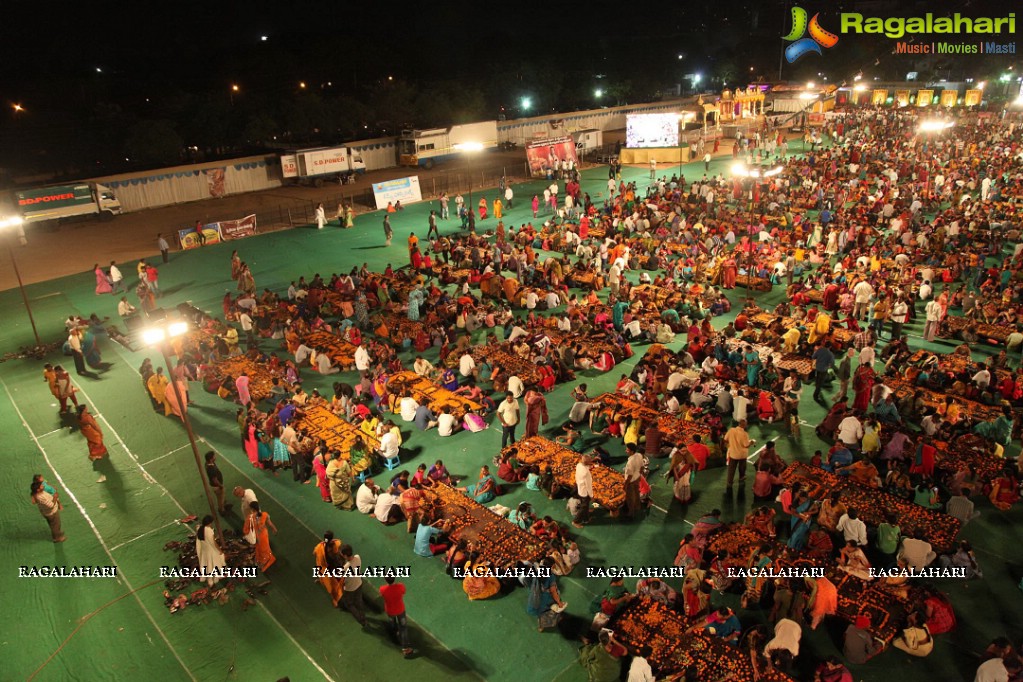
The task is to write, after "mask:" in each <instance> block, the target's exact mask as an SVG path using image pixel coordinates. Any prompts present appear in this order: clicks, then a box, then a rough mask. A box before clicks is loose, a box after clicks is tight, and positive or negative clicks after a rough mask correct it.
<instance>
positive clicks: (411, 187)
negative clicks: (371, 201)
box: [373, 175, 423, 208]
mask: <svg viewBox="0 0 1023 682" xmlns="http://www.w3.org/2000/svg"><path fill="white" fill-rule="evenodd" d="M373 197H374V198H375V199H376V202H377V208H387V204H389V203H390V204H393V203H395V202H398V201H400V202H401V203H403V204H411V203H413V202H415V201H422V200H423V193H422V192H421V191H420V190H419V176H418V175H413V176H412V177H410V178H398V179H397V180H388V181H387V182H374V183H373Z"/></svg>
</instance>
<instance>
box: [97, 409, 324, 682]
mask: <svg viewBox="0 0 1023 682" xmlns="http://www.w3.org/2000/svg"><path fill="white" fill-rule="evenodd" d="M79 390H80V392H81V393H82V395H84V396H85V397H86V399H87V400H88V401H89V402H90V403H92V404H93V405H95V404H96V401H95V400H93V399H92V398H90V397H89V396H88V394H86V393H85V391H82V390H81V389H79ZM99 417H100V419H102V420H103V422H104V423H105V424H106V425H107V428H108V429H110V433H111V434H113V436H114V438H116V439H117V442H118V443H120V444H121V447H122V448H124V451H125V452H127V453H128V456H129V457H131V458H132V460H133V461H134V462H135V466H137V467H138V468H139V471H141V472H142V475H143V476H144V477H145V479H146V480H147V481H149V482H151V483H153V484H154V485H156V486H157V487H159V488H160V490H162V491H163V492H164V494H165V495H166V496H167V497H169V498H170V499H171V501H172V502H174V504H175V505H177V507H178V509H180V510H181V513H182V514H184V515H186V516H187V515H188V512H187V511H186V510H185V508H184V507H182V506H181V503H180V502H178V500H177V498H176V497H174V496H173V495H172V494H171V493H170V491H169V490H167V488H165V487H164V486H163V484H162V483H160V482H159V481H157V480H156V479H155V478H153V477H152V476H150V475H149V472H148V471H146V469H145V467H144V466H142V463H141V462H139V458H138V457H136V456H135V453H133V452H132V451H131V450H129V449H128V446H127V445H125V443H124V441H123V440H122V439H121V436H120V435H119V434H118V433H117V430H116V429H114V427H113V426H112V425H111V424H110V422H109V421H107V418H106V417H104V416H103V415H102V414H100V415H99ZM203 442H206V441H203ZM207 444H208V443H207ZM225 459H226V458H225ZM268 495H269V493H268ZM274 501H275V502H276V500H274ZM278 504H280V503H279V502H278ZM281 508H282V509H284V508H286V507H284V505H281ZM302 525H305V524H302ZM306 528H308V526H306ZM112 558H113V557H111V559H112ZM271 618H272V619H273V621H274V623H276V624H277V627H279V628H280V629H281V631H282V632H284V633H285V634H286V635H288V638H289V639H291V641H292V643H293V644H294V645H295V646H296V647H298V650H299V651H301V652H302V655H303V656H305V657H306V660H308V661H309V662H310V663H312V665H313V667H315V668H316V669H317V670H319V671H320V672H321V673H323V675H324V676H325V677H326V678H327V679H328V680H331V682H333V678H332V677H330V676H329V675H327V674H326V673H324V672H323V669H322V668H320V666H319V665H318V664H317V663H316V661H315V660H313V657H312V656H310V655H309V652H307V651H306V650H305V649H304V648H302V645H300V644H299V643H298V642H297V641H296V640H295V639H294V638H293V637H291V634H290V633H289V632H288V631H287V630H285V629H284V626H282V625H281V623H280V621H278V620H277V619H276V618H273V617H272V616H271Z"/></svg>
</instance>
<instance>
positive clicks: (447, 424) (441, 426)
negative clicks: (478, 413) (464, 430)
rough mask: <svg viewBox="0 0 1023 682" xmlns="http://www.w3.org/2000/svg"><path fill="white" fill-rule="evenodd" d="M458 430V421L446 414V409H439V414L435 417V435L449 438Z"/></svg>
mask: <svg viewBox="0 0 1023 682" xmlns="http://www.w3.org/2000/svg"><path fill="white" fill-rule="evenodd" d="M457 430H458V420H457V419H455V416H454V415H452V414H448V411H447V409H446V408H443V407H442V408H441V411H440V414H439V415H437V435H439V436H441V437H445V436H450V435H452V434H454V432H455V431H457Z"/></svg>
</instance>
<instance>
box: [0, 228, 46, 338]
mask: <svg viewBox="0 0 1023 682" xmlns="http://www.w3.org/2000/svg"><path fill="white" fill-rule="evenodd" d="M22 222H24V221H23V220H22V219H21V217H20V216H14V217H13V218H7V219H5V220H0V229H4V230H6V229H8V228H9V229H10V230H11V232H13V231H15V230H17V229H19V228H20V227H21V224H22ZM12 239H13V236H12V234H11V233H10V232H9V233H8V234H7V251H8V253H10V254H11V266H12V267H13V268H14V276H15V277H17V278H18V289H19V290H20V291H21V300H23V301H24V302H25V312H27V313H28V321H29V322H30V323H31V324H32V335H33V336H35V339H36V346H42V345H43V342H42V341H40V340H39V331H38V330H36V321H35V319H34V318H33V317H32V306H30V305H29V304H28V294H26V293H25V284H24V283H23V282H22V281H21V273H20V272H19V271H18V261H17V259H16V258H15V257H14V246H12V244H11V240H12ZM22 243H23V244H24V241H23V242H22Z"/></svg>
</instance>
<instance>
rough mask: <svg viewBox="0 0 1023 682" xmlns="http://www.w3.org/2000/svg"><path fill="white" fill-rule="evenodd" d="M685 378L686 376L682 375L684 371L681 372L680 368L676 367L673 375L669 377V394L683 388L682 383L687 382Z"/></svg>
mask: <svg viewBox="0 0 1023 682" xmlns="http://www.w3.org/2000/svg"><path fill="white" fill-rule="evenodd" d="M685 378H686V375H685V374H683V373H682V370H680V369H679V368H678V367H675V368H674V369H673V370H672V372H671V374H669V375H668V385H667V390H668V393H671V392H673V391H677V390H678V389H680V388H681V387H682V382H683V381H684V380H685Z"/></svg>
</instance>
